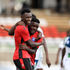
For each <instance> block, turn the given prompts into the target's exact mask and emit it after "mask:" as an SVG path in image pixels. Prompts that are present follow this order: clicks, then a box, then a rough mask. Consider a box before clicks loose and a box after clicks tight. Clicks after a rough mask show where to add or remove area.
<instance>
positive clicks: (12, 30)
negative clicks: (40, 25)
mask: <svg viewBox="0 0 70 70" xmlns="http://www.w3.org/2000/svg"><path fill="white" fill-rule="evenodd" d="M18 25H23V22H22V21H19V22H17V23H16V24H15V25H14V26H12V27H11V29H10V30H9V35H14V31H15V28H16V26H18Z"/></svg>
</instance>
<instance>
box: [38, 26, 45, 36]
mask: <svg viewBox="0 0 70 70" xmlns="http://www.w3.org/2000/svg"><path fill="white" fill-rule="evenodd" d="M38 31H40V32H41V33H42V37H44V33H43V30H42V29H41V28H40V27H39V28H38Z"/></svg>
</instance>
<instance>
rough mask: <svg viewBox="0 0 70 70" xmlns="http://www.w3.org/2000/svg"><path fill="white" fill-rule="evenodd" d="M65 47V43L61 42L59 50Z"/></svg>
mask: <svg viewBox="0 0 70 70" xmlns="http://www.w3.org/2000/svg"><path fill="white" fill-rule="evenodd" d="M64 47H65V46H64V41H61V42H60V44H59V48H61V49H63V48H64Z"/></svg>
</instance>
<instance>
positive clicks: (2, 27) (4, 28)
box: [0, 25, 10, 32]
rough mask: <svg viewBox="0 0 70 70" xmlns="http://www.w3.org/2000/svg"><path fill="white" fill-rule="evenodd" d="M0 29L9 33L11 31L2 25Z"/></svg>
mask: <svg viewBox="0 0 70 70" xmlns="http://www.w3.org/2000/svg"><path fill="white" fill-rule="evenodd" d="M0 28H1V29H3V30H5V31H7V32H9V30H10V29H8V28H6V27H5V26H4V25H0Z"/></svg>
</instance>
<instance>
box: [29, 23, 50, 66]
mask: <svg viewBox="0 0 70 70" xmlns="http://www.w3.org/2000/svg"><path fill="white" fill-rule="evenodd" d="M38 27H39V24H38V23H36V22H33V23H31V25H30V29H29V32H30V35H33V34H34V33H35V32H36V31H37V29H38ZM37 37H38V38H37V40H39V39H40V38H41V37H42V34H41V32H39V35H38V36H37ZM43 41H44V45H43V46H44V50H45V52H46V63H47V64H48V67H50V65H51V63H50V61H49V58H48V50H47V46H46V42H45V38H44V39H43Z"/></svg>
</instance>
